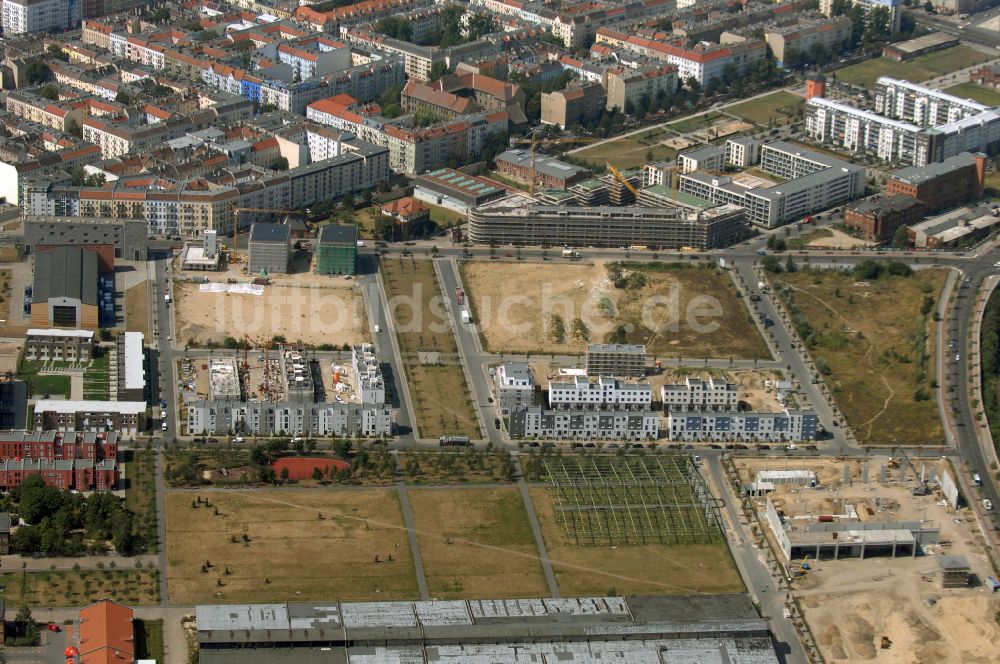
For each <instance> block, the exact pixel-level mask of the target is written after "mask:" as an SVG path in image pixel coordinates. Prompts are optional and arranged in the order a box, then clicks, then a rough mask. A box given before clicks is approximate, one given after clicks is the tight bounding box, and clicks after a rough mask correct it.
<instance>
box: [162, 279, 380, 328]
mask: <svg viewBox="0 0 1000 664" xmlns="http://www.w3.org/2000/svg"><path fill="white" fill-rule="evenodd" d="M245 279H246V278H245V277H243V280H245ZM275 281H276V283H275V284H274V285H271V286H265V287H264V293H263V295H248V294H237V293H205V292H201V291H200V290H199V287H198V284H189V283H178V284H175V286H174V299H175V302H176V303H175V305H174V307H175V311H174V315H175V316H176V318H177V320H176V326H177V340H178V341H179V342H181V343H183V342H194V344H200V345H205V344H206V343H208V342H215V343H221V342H222V340H223V339H225V338H226V337H235V338H237V339H239V338H242V336H243V335H244V334H246V335H249V336H250V338H251V339H260V340H263V339H270V338H272V337H274V336H277V335H280V336H283V337H285V339H287V340H288V341H289V342H302V343H305V344H317V345H318V344H324V343H328V344H345V343H347V344H355V343H361V342H363V341H367V340H368V339H369V336H370V335H369V332H368V323H367V317H366V316H365V307H364V301H363V299H362V296H361V293H360V292H359V290H358V289H357V288H356V287H355V283H356V282H355V281H352V280H347V279H343V278H340V277H333V276H328V275H317V274H311V273H308V274H296V275H290V276H289V277H283V278H281V280H280V281H278V279H277V278H275Z"/></svg>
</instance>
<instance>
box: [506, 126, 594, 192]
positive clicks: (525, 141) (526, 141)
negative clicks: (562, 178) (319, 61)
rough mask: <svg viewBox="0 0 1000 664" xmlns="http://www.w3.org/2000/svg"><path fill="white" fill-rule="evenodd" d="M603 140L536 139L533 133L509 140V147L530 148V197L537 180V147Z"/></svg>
mask: <svg viewBox="0 0 1000 664" xmlns="http://www.w3.org/2000/svg"><path fill="white" fill-rule="evenodd" d="M603 140H604V139H603V138H583V137H579V136H570V137H566V138H538V136H537V135H536V134H535V132H534V131H532V133H531V138H511V139H510V146H511V147H514V146H516V145H530V146H531V181H530V182H529V183H528V193H529V194H531V195H532V196H534V195H535V182H536V181H537V180H538V177H537V175H536V171H535V153H536V151H537V147H538V146H539V145H565V144H567V143H598V142H600V141H603Z"/></svg>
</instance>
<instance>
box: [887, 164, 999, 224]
mask: <svg viewBox="0 0 1000 664" xmlns="http://www.w3.org/2000/svg"><path fill="white" fill-rule="evenodd" d="M986 165H987V157H986V155H982V154H971V153H968V152H963V153H961V154H957V155H955V156H954V157H949V158H948V159H945V160H944V161H942V162H939V163H934V164H927V165H926V166H919V167H918V166H910V167H908V168H901V169H899V170H898V171H894V172H893V174H892V177H890V178H889V182H888V184H887V185H886V188H885V193H886V194H887V195H890V196H891V195H902V196H910V197H912V198H916V199H918V200H919V201H921V202H922V203H923V204H924V208H925V210H924V211H925V212H936V211H938V210H942V209H944V208H948V207H952V206H954V205H959V204H961V203H965V202H967V201H970V200H973V199H977V198H979V197H980V196H982V193H983V187H984V185H985V178H986Z"/></svg>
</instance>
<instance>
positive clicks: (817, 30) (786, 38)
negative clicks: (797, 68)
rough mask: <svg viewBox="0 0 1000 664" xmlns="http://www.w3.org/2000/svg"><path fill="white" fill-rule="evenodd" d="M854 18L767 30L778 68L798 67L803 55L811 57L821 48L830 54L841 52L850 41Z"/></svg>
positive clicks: (767, 39)
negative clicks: (789, 63)
mask: <svg viewBox="0 0 1000 664" xmlns="http://www.w3.org/2000/svg"><path fill="white" fill-rule="evenodd" d="M852 25H853V24H852V23H851V19H849V18H847V17H846V16H836V17H833V18H829V19H826V20H820V21H805V20H803V21H801V22H800V23H799V24H797V25H786V26H776V27H773V28H765V29H764V41H765V42H766V43H767V45H768V46H769V47H770V48H771V52H772V53H773V54H774V59H775V60H776V61H777V64H778V66H779V67H784V66H786V64H787V63H788V62H791V63H792V64H796V63H798V61H799V57H800V56H807V57H808V56H810V55H811V54H812V52H813V50H814V49H816V48H817V45H818V47H820V48H822V49H824V50H825V51H826V52H827V53H828V54H834V55H836V54H837V53H840V51H841V49H842V48H843V46H844V45H845V44H848V43H850V40H851V27H852Z"/></svg>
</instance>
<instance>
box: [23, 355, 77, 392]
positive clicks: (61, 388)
mask: <svg viewBox="0 0 1000 664" xmlns="http://www.w3.org/2000/svg"><path fill="white" fill-rule="evenodd" d="M43 364H45V363H43V362H40V361H37V360H24V361H23V362H21V366H20V368H19V369H18V372H17V376H18V378H20V379H21V380H23V381H24V382H26V383H27V384H28V396H35V397H44V396H46V395H48V396H55V395H62V396H63V397H64V398H66V399H68V398H69V396H70V377H69V376H68V375H61V374H60V375H52V376H39V375H38V372H39V371H40V370H41V369H42V366H43ZM64 364H65V363H55V362H50V363H49V365H50V366H60V365H64Z"/></svg>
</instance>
